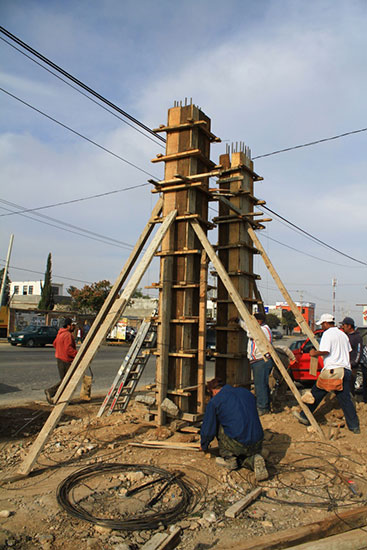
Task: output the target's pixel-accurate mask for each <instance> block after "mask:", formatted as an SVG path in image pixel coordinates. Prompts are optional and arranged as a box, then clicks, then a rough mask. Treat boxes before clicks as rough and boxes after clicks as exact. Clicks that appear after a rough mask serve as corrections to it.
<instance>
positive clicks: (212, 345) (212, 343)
mask: <svg viewBox="0 0 367 550" xmlns="http://www.w3.org/2000/svg"><path fill="white" fill-rule="evenodd" d="M216 347H217V340H216V332H215V329H214V328H212V327H208V328H207V329H206V358H207V360H208V361H211V360H212V359H213V360H214V355H213V353H214V352H215V350H216Z"/></svg>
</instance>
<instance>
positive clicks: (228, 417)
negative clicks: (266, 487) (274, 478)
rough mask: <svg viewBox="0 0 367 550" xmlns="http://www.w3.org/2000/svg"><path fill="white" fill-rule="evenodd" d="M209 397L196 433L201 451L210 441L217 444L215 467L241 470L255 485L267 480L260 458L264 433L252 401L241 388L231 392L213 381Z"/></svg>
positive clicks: (219, 382)
mask: <svg viewBox="0 0 367 550" xmlns="http://www.w3.org/2000/svg"><path fill="white" fill-rule="evenodd" d="M206 387H207V391H208V393H209V394H210V396H211V400H210V401H209V403H208V405H207V407H206V410H205V415H204V419H203V424H202V426H201V430H200V437H201V450H202V451H206V450H207V449H208V447H209V444H210V442H211V441H212V440H213V439H214V437H216V438H217V440H218V446H219V454H220V458H218V459H217V463H219V464H221V465H222V466H225V467H226V468H227V469H228V470H236V469H237V468H238V467H242V466H245V467H246V468H249V469H250V470H253V471H254V473H255V478H256V479H257V481H261V480H264V479H267V477H268V472H267V469H266V465H265V461H264V458H263V457H262V455H261V454H260V453H261V450H262V443H263V438H264V432H263V429H262V426H261V423H260V419H259V415H258V412H257V410H256V400H255V397H254V396H253V395H252V393H251V392H250V391H249V390H246V389H245V388H234V387H233V386H230V385H229V384H224V382H222V380H221V379H220V378H213V380H210V381H209V382H208V383H207V385H206Z"/></svg>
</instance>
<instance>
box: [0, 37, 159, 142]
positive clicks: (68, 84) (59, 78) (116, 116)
mask: <svg viewBox="0 0 367 550" xmlns="http://www.w3.org/2000/svg"><path fill="white" fill-rule="evenodd" d="M0 40H2V41H3V42H5V43H6V44H8V46H10V47H11V48H13V49H14V50H16V51H17V52H19V53H20V54H22V55H24V56H25V57H26V58H27V59H29V60H30V61H32V63H35V64H36V65H38V66H39V67H41V69H44V70H45V71H47V72H48V73H50V74H52V76H54V77H55V78H57V79H58V80H61V82H63V83H64V84H66V85H67V86H69V87H70V88H72V89H73V90H75V91H76V92H78V94H80V95H82V96H84V97H86V98H87V99H88V100H89V101H92V102H93V103H94V104H95V105H98V107H100V108H101V109H104V110H105V111H107V113H110V115H112V116H114V117H115V118H118V119H119V120H121V122H123V123H124V124H126V125H127V126H130V128H132V129H133V130H135V132H139V134H141V135H142V136H144V137H145V138H147V139H149V140H150V141H152V142H153V143H155V144H156V145H159V147H163V148H164V145H163V143H159V142H157V141H156V140H155V139H153V138H152V137H151V136H148V135H147V134H146V133H144V132H142V131H141V130H139V128H136V127H135V126H134V125H133V124H130V122H127V120H124V119H123V118H122V117H120V116H119V115H118V114H117V113H114V112H113V111H110V109H107V107H105V106H104V105H102V104H101V103H99V102H98V101H96V100H95V99H93V98H92V97H90V96H89V95H88V94H85V93H84V92H82V91H81V90H79V88H77V87H76V86H73V85H72V84H70V82H68V81H67V80H65V79H64V78H61V76H59V75H58V74H56V73H54V72H53V71H51V70H50V69H48V68H47V67H45V66H44V65H42V64H41V63H39V62H38V61H37V60H36V59H33V57H31V56H30V55H28V54H26V53H25V52H22V50H20V49H19V48H17V47H16V46H14V44H11V43H10V42H8V40H5V38H2V37H1V36H0ZM155 137H156V138H158V137H159V136H158V135H156V136H155Z"/></svg>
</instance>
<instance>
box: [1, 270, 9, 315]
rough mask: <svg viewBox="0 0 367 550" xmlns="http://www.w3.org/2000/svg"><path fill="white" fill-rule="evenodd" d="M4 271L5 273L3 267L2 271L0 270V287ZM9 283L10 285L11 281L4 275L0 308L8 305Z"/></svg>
mask: <svg viewBox="0 0 367 550" xmlns="http://www.w3.org/2000/svg"><path fill="white" fill-rule="evenodd" d="M4 271H5V268H4V267H3V268H2V269H0V286H1V285H2V283H3V277H4ZM10 283H11V280H10V279H9V275H8V274H6V278H5V290H4V296H3V301H2V303H1V304H0V306H6V305H7V304H8V303H9V299H10Z"/></svg>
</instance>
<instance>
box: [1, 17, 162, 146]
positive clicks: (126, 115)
mask: <svg viewBox="0 0 367 550" xmlns="http://www.w3.org/2000/svg"><path fill="white" fill-rule="evenodd" d="M0 32H1V33H3V34H4V35H5V36H7V37H8V38H10V40H12V41H13V42H16V44H18V45H19V46H21V47H22V48H24V49H25V50H27V51H28V52H29V53H31V54H32V55H34V56H35V57H37V58H38V59H40V60H41V61H42V62H43V63H45V64H46V65H49V66H50V67H52V68H53V69H54V70H55V71H57V72H58V73H61V74H62V75H63V76H65V77H66V78H68V79H69V80H71V81H72V82H74V84H77V85H78V86H80V87H81V88H83V90H85V91H87V92H88V93H89V94H91V95H93V96H94V97H96V98H98V99H99V100H100V101H102V103H105V104H106V105H108V106H109V107H111V108H112V109H114V110H115V111H117V112H118V113H120V115H123V116H124V117H126V118H127V119H129V120H131V121H132V122H133V123H134V124H136V125H137V126H140V128H143V129H144V130H145V131H146V132H148V133H149V134H151V135H153V136H154V137H155V138H156V139H159V140H161V141H163V142H165V141H166V140H165V139H164V138H163V137H162V136H160V135H159V134H156V133H155V132H153V130H152V129H151V128H149V127H148V126H146V125H145V124H143V123H142V122H140V120H138V119H137V118H135V117H133V116H132V115H129V113H127V112H126V111H124V110H123V109H121V108H120V107H118V106H117V105H115V104H114V103H112V101H109V100H108V99H106V98H105V97H103V96H102V95H101V94H99V93H98V92H96V91H95V90H93V89H92V88H90V87H89V86H87V85H86V84H84V83H83V82H81V80H78V79H77V78H75V76H73V75H71V74H70V73H68V72H67V71H65V70H64V69H62V68H61V67H59V66H58V65H56V63H54V62H53V61H51V60H50V59H48V58H47V57H45V56H44V55H42V54H41V53H40V52H38V51H37V50H35V49H34V48H32V47H31V46H29V45H28V44H26V43H25V42H23V41H22V40H20V38H18V37H17V36H15V35H14V34H12V33H11V32H9V31H7V30H6V29H5V28H4V27H1V26H0Z"/></svg>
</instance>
